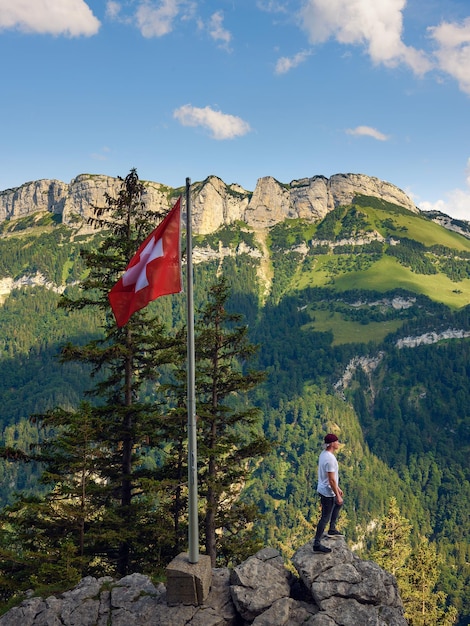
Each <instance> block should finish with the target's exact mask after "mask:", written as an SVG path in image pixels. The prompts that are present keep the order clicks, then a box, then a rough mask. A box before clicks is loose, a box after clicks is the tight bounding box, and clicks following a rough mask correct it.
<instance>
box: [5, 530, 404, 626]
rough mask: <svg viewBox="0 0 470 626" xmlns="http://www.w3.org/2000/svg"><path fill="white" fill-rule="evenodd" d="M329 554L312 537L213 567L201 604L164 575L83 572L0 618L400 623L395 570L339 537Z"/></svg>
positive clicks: (240, 625)
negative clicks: (180, 597) (170, 590)
mask: <svg viewBox="0 0 470 626" xmlns="http://www.w3.org/2000/svg"><path fill="white" fill-rule="evenodd" d="M330 544H331V548H332V551H331V553H329V554H321V553H314V552H313V550H312V542H309V543H307V544H305V545H304V546H302V547H301V548H299V549H298V550H297V552H296V553H295V554H294V556H293V558H292V564H293V565H294V567H295V569H296V570H297V573H298V577H296V576H294V575H293V574H292V572H291V571H290V570H289V569H288V568H287V567H286V566H285V564H284V560H283V558H282V557H281V555H280V554H279V552H277V551H276V550H274V549H272V548H264V549H263V550H260V551H259V552H257V553H256V554H255V555H254V556H252V557H250V558H248V559H247V560H246V561H244V562H243V563H241V564H240V565H238V566H237V567H235V568H234V569H232V570H229V569H228V568H219V569H214V570H213V572H212V585H211V589H210V592H209V595H208V597H207V598H206V599H205V601H204V603H203V604H202V605H201V606H192V605H185V604H177V605H170V604H169V603H168V602H167V596H166V588H165V585H164V583H158V584H156V585H154V584H153V583H152V581H151V580H150V579H149V578H148V577H147V576H143V575H142V574H131V575H130V576H126V577H125V578H122V579H121V580H119V581H113V579H111V578H110V577H105V578H101V579H96V578H93V577H91V576H89V577H87V578H84V579H83V580H82V581H81V582H80V583H79V584H78V586H77V587H75V589H73V590H71V591H67V592H65V593H63V594H61V595H60V596H58V597H56V596H50V597H49V598H46V599H43V598H39V597H31V598H29V599H26V600H24V601H23V602H22V603H21V604H20V605H19V606H18V607H15V608H13V609H11V610H10V611H9V612H8V613H6V614H5V615H3V616H2V617H0V626H44V625H45V624H47V626H55V625H56V624H57V626H59V624H60V625H62V626H129V625H130V624H132V625H133V626H248V625H250V624H252V625H253V626H297V625H299V626H300V625H302V626H358V625H361V626H362V625H364V626H366V625H367V624H370V625H372V624H373V625H374V626H406V623H407V622H406V620H405V618H404V614H403V604H402V601H401V599H400V596H399V593H398V587H397V583H396V580H395V578H394V577H393V576H392V575H391V574H389V573H387V572H385V571H384V570H383V569H381V568H380V567H379V566H378V565H377V564H376V563H374V562H372V561H363V560H361V559H359V558H358V557H357V556H356V555H355V554H354V553H353V552H352V551H351V550H350V549H349V548H348V547H347V545H346V542H345V540H344V539H342V538H334V539H331V540H330Z"/></svg>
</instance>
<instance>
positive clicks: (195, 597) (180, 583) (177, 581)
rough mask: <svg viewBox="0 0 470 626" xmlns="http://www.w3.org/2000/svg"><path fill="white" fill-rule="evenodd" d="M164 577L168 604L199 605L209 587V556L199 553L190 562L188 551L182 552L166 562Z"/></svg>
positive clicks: (210, 574) (210, 567) (210, 573)
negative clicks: (192, 561)
mask: <svg viewBox="0 0 470 626" xmlns="http://www.w3.org/2000/svg"><path fill="white" fill-rule="evenodd" d="M166 577H167V582H166V602H167V604H168V605H169V606H174V605H176V604H191V605H193V606H199V605H201V604H203V603H204V601H205V599H206V598H207V596H208V595H209V591H210V588H211V583H212V566H211V558H210V556H206V555H201V556H199V561H198V562H197V563H190V562H189V556H188V553H187V552H182V553H181V554H179V555H178V556H177V557H175V558H174V559H173V561H171V563H169V564H168V566H167V568H166Z"/></svg>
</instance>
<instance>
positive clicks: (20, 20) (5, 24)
mask: <svg viewBox="0 0 470 626" xmlns="http://www.w3.org/2000/svg"><path fill="white" fill-rule="evenodd" d="M100 25H101V24H100V21H99V20H98V19H97V18H96V17H95V16H94V15H93V13H92V11H91V9H90V7H89V6H88V5H87V3H86V2H84V0H21V1H19V0H0V30H7V29H12V30H18V31H20V32H23V33H37V34H42V35H64V36H66V37H80V36H85V37H91V36H92V35H96V33H97V32H98V31H99V28H100Z"/></svg>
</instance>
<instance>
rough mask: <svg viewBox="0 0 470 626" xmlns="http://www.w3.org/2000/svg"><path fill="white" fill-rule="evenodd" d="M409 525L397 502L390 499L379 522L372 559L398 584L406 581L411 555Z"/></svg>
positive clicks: (393, 498) (392, 498)
mask: <svg viewBox="0 0 470 626" xmlns="http://www.w3.org/2000/svg"><path fill="white" fill-rule="evenodd" d="M410 530H411V524H410V523H409V521H408V520H407V519H406V518H405V517H403V516H402V515H401V514H400V509H399V507H398V503H397V500H396V498H395V497H394V496H392V497H391V498H390V502H389V507H388V512H387V514H386V515H385V516H384V517H383V518H382V520H381V521H380V526H379V530H378V532H377V538H376V542H377V547H376V550H375V551H374V553H373V554H372V558H373V559H374V561H376V562H377V563H378V564H379V565H380V566H381V567H383V568H384V569H385V570H387V571H388V572H390V573H391V574H393V575H394V576H395V577H396V578H397V580H398V582H399V583H400V580H403V579H406V575H407V572H406V564H407V561H408V558H409V556H410V554H411V544H410Z"/></svg>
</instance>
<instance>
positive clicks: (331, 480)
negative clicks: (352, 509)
mask: <svg viewBox="0 0 470 626" xmlns="http://www.w3.org/2000/svg"><path fill="white" fill-rule="evenodd" d="M328 482H329V483H330V487H331V488H332V489H333V493H334V494H335V496H336V502H337V504H343V492H342V490H341V489H340V488H339V487H338V484H337V483H336V478H335V473H334V472H328Z"/></svg>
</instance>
